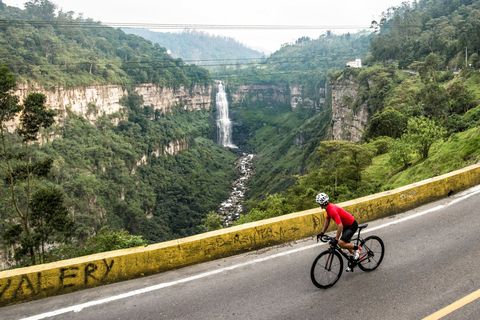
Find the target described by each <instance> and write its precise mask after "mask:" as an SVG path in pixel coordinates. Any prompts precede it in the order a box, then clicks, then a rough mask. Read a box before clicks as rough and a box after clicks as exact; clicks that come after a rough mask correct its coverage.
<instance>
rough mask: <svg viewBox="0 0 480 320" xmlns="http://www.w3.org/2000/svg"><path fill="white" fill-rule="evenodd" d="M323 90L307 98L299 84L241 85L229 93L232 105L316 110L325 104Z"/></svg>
mask: <svg viewBox="0 0 480 320" xmlns="http://www.w3.org/2000/svg"><path fill="white" fill-rule="evenodd" d="M325 94H326V90H325V88H320V89H319V90H318V92H315V93H314V95H315V96H312V97H311V96H309V95H308V94H306V93H305V89H304V87H303V86H302V85H299V84H289V85H288V86H287V85H285V86H279V85H260V84H254V85H241V86H239V87H237V88H236V89H234V90H233V91H231V92H230V99H231V102H232V104H233V105H246V104H257V103H262V104H263V105H264V106H267V107H268V106H274V105H288V106H290V109H291V110H295V109H297V108H298V107H303V108H310V109H316V110H317V111H318V110H319V109H320V108H322V107H323V105H324V103H325V100H326V99H325Z"/></svg>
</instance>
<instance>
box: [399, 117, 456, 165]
mask: <svg viewBox="0 0 480 320" xmlns="http://www.w3.org/2000/svg"><path fill="white" fill-rule="evenodd" d="M445 133H446V131H445V129H444V128H443V127H441V126H439V125H437V124H436V122H435V121H434V120H431V119H429V118H426V117H418V118H412V119H410V120H408V125H407V132H406V133H405V135H404V136H403V137H404V138H405V139H406V141H408V143H410V144H411V145H412V146H414V148H415V149H416V151H417V152H418V154H419V155H420V156H421V158H422V159H426V158H428V153H429V150H430V147H431V146H432V144H433V143H434V142H435V141H436V140H438V139H441V138H442V137H443V136H444V135H445Z"/></svg>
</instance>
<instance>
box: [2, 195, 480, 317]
mask: <svg viewBox="0 0 480 320" xmlns="http://www.w3.org/2000/svg"><path fill="white" fill-rule="evenodd" d="M368 230H372V231H371V232H369V233H368V234H376V235H378V236H380V237H381V238H382V239H383V240H384V242H385V246H386V253H385V258H384V260H383V262H382V265H381V266H380V267H379V268H378V269H377V270H376V271H374V272H370V273H365V272H362V271H360V270H359V269H356V270H355V272H354V273H345V272H344V273H343V275H342V278H341V279H340V280H339V281H338V282H337V284H336V285H335V286H334V287H332V288H330V289H327V290H321V289H317V288H316V287H315V286H314V285H313V284H312V283H311V281H310V275H309V271H310V266H311V263H312V262H313V259H314V258H315V257H316V255H317V254H318V253H319V252H320V251H322V250H324V249H325V246H321V245H320V244H316V243H315V242H314V241H313V239H306V240H303V241H298V242H296V243H290V244H288V245H284V246H279V247H274V248H268V249H264V250H261V251H257V252H252V253H248V254H243V255H239V256H235V257H231V258H227V259H222V260H217V261H212V262H209V263H204V264H200V265H196V266H192V267H187V268H183V269H180V270H176V271H171V272H166V273H162V274H159V275H156V276H151V277H146V278H142V279H136V280H132V281H126V282H122V283H117V284H112V285H108V286H103V287H98V288H92V289H89V290H84V291H80V292H75V293H71V294H67V295H62V296H57V297H51V298H46V299H43V300H38V301H33V302H28V303H23V304H19V305H14V306H9V307H4V308H0V319H2V320H7V319H22V318H26V317H31V316H37V317H35V318H31V319H152V320H153V319H155V320H157V319H196V320H198V319H369V320H373V319H382V320H386V319H396V320H397V319H422V318H424V317H426V316H428V315H430V314H432V313H434V312H436V311H438V310H439V309H442V308H443V307H445V306H448V305H450V304H451V303H453V302H455V301H457V300H459V299H461V298H462V297H464V296H466V295H468V294H470V293H472V292H474V291H477V290H479V289H480V271H479V265H480V245H479V244H480V241H479V240H480V234H479V231H480V186H479V187H476V188H472V189H470V190H467V191H466V192H463V193H460V194H457V195H454V196H452V197H450V198H447V199H443V200H441V201H438V202H435V203H432V204H429V205H427V206H423V207H421V208H417V209H415V210H412V211H409V212H406V213H404V214H401V215H397V216H395V217H390V218H387V219H382V220H377V221H374V222H370V223H369V227H368V228H367V229H366V231H368ZM365 235H366V234H365ZM154 286H155V287H154ZM134 290H138V291H134ZM124 293H127V294H126V296H119V295H120V294H124ZM112 297H113V298H112ZM108 298H111V300H112V301H102V300H101V299H108ZM70 306H76V307H75V308H74V309H75V312H72V311H71V309H62V308H67V307H70ZM48 312H53V313H51V314H47V313H48ZM55 314H56V315H55ZM50 316H51V317H50ZM444 319H480V299H476V300H475V301H473V302H472V303H469V304H467V305H465V306H463V307H461V308H459V309H458V310H456V311H454V312H452V313H451V314H449V315H448V316H446V317H445V318H444Z"/></svg>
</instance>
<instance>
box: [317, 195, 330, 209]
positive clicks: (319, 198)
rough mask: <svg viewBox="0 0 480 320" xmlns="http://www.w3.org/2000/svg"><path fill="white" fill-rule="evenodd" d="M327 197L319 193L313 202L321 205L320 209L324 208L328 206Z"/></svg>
mask: <svg viewBox="0 0 480 320" xmlns="http://www.w3.org/2000/svg"><path fill="white" fill-rule="evenodd" d="M328 200H329V198H328V196H327V195H326V194H325V193H319V194H317V196H316V197H315V201H316V202H317V203H318V204H319V205H321V206H322V207H324V206H326V205H327V204H328Z"/></svg>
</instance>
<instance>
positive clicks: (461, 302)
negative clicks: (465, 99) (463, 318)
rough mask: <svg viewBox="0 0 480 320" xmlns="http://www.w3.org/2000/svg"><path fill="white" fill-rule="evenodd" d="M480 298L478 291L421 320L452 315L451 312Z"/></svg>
mask: <svg viewBox="0 0 480 320" xmlns="http://www.w3.org/2000/svg"><path fill="white" fill-rule="evenodd" d="M478 298H480V289H479V290H477V291H475V292H472V293H470V294H469V295H468V296H465V297H463V298H461V299H460V300H457V301H455V302H454V303H452V304H451V305H448V306H446V307H445V308H443V309H440V310H438V311H437V312H435V313H433V314H431V315H429V316H428V317H425V318H423V319H422V320H437V319H441V318H443V317H445V316H446V315H447V314H450V313H452V312H453V311H455V310H457V309H460V308H461V307H463V306H464V305H466V304H469V303H470V302H473V301H475V300H477V299H478Z"/></svg>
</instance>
